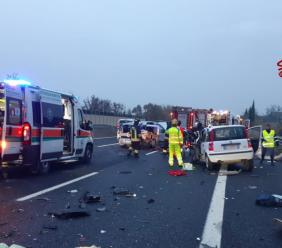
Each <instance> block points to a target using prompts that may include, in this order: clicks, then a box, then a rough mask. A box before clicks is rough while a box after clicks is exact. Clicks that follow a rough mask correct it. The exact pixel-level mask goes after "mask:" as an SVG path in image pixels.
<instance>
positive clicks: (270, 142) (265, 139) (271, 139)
mask: <svg viewBox="0 0 282 248" xmlns="http://www.w3.org/2000/svg"><path fill="white" fill-rule="evenodd" d="M275 135H276V134H275V131H274V129H272V128H271V126H270V124H267V125H266V129H265V130H263V132H262V153H261V161H260V162H261V164H262V163H263V161H264V157H265V155H266V154H267V152H269V154H270V158H271V165H274V152H275V142H276V141H275Z"/></svg>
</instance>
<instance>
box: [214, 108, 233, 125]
mask: <svg viewBox="0 0 282 248" xmlns="http://www.w3.org/2000/svg"><path fill="white" fill-rule="evenodd" d="M231 124H232V119H231V114H230V111H228V110H225V111H223V110H220V111H212V112H211V113H210V115H209V125H212V126H222V125H231Z"/></svg>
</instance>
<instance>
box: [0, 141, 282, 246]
mask: <svg viewBox="0 0 282 248" xmlns="http://www.w3.org/2000/svg"><path fill="white" fill-rule="evenodd" d="M115 143H116V140H115V139H113V138H107V139H98V140H96V144H95V151H94V158H93V162H92V164H90V165H81V164H78V163H69V164H58V165H54V166H53V167H52V170H51V172H50V173H49V174H48V175H43V176H30V175H29V174H28V173H27V172H26V171H25V170H23V169H19V168H16V169H12V170H10V173H9V179H7V180H4V179H2V180H0V242H4V243H7V244H9V245H11V244H13V243H17V244H20V245H22V246H25V247H52V248H56V247H58V248H63V247H67V248H68V247H70V248H72V247H80V246H81V247H83V246H86V247H87V246H91V245H95V246H97V247H102V248H104V247H121V248H123V247H126V248H128V247H140V248H141V247H142V248H143V247H169V248H170V247H171V248H173V247H175V248H176V247H177V248H182V247H183V248H186V247H211V245H210V244H212V243H213V239H218V238H219V239H220V240H221V247H224V248H225V247H226V248H229V247H234V248H240V247H244V248H245V247H263V248H265V247H282V227H280V226H276V225H274V224H273V222H272V219H273V218H282V211H281V210H282V209H281V208H273V207H269V208H266V207H259V206H256V205H255V199H256V197H257V196H258V195H259V194H260V193H276V194H279V193H282V184H281V176H282V169H281V165H282V164H277V165H276V166H275V167H272V166H270V165H269V163H265V164H264V165H263V166H261V165H260V164H258V163H257V162H256V168H255V169H254V171H253V172H252V173H247V172H242V173H240V174H238V175H235V176H228V177H227V178H225V177H222V176H218V172H214V173H209V172H208V171H207V170H205V168H203V167H201V166H197V168H196V170H195V171H191V172H188V174H187V176H184V177H171V176H169V175H168V174H167V171H168V165H167V158H166V157H164V156H163V155H162V154H161V153H159V152H153V153H152V150H143V151H141V155H140V158H139V159H135V158H133V157H132V158H128V157H127V156H126V150H125V149H123V148H120V147H119V146H118V145H117V144H115ZM146 154H147V155H146ZM93 172H97V174H96V173H93ZM90 173H92V174H90ZM85 175H90V176H89V177H87V178H84V179H81V180H79V181H76V182H70V180H73V179H77V178H81V177H82V176H85ZM223 179H224V182H223ZM65 182H69V184H67V185H65V186H63V185H61V184H62V183H65ZM225 183H226V190H225V187H223V185H225ZM58 185H59V186H58ZM54 186H58V188H57V189H54V190H52V188H51V187H54ZM250 186H256V187H250ZM119 187H122V188H126V189H128V190H129V191H130V192H132V193H133V194H134V196H133V197H124V196H114V195H113V191H114V189H115V188H119ZM50 188H51V189H50ZM46 189H49V192H47V193H44V191H43V190H46ZM222 189H224V190H222ZM70 190H77V193H69V192H68V191H70ZM42 191H43V192H42ZM86 191H89V192H91V193H93V194H94V195H97V194H98V195H101V199H102V202H101V203H94V204H86V206H82V207H86V208H85V209H81V208H79V205H80V199H81V198H82V196H83V195H84V194H85V192H86ZM36 192H39V193H38V195H37V196H35V197H33V198H32V197H27V200H25V201H21V202H18V201H17V200H18V199H20V198H23V197H26V196H29V195H30V194H33V193H36ZM40 192H41V193H40ZM216 197H218V198H216ZM212 199H215V200H212ZM211 202H212V204H211ZM220 203H223V204H220ZM103 207H106V210H105V209H103ZM221 207H222V211H223V212H222V213H223V214H222V216H221V215H220V214H219V213H220V211H221V210H220V209H221ZM98 208H101V209H100V210H105V211H102V212H97V209H98ZM62 211H87V212H89V213H90V214H91V216H89V217H84V218H79V219H69V220H59V219H57V218H56V217H54V216H52V215H51V216H50V215H48V213H60V212H62ZM215 219H216V221H217V222H216V223H213V222H211V223H212V225H211V226H209V224H208V223H209V221H208V220H212V221H213V220H215ZM46 227H49V229H48V228H46ZM50 227H51V229H52V228H55V230H50ZM204 233H205V234H204ZM208 236H212V238H211V239H212V240H210V239H209V237H208ZM203 239H204V240H203ZM206 240H208V242H207V243H204V241H205V242H206ZM201 243H203V244H202V246H201Z"/></svg>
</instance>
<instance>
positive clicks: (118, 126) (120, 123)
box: [117, 119, 134, 140]
mask: <svg viewBox="0 0 282 248" xmlns="http://www.w3.org/2000/svg"><path fill="white" fill-rule="evenodd" d="M133 122H134V119H119V120H118V122H117V140H119V138H120V127H121V126H122V125H123V124H124V123H133Z"/></svg>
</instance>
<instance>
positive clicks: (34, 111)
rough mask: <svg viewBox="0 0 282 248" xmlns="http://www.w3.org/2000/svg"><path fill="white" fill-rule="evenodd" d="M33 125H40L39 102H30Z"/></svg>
mask: <svg viewBox="0 0 282 248" xmlns="http://www.w3.org/2000/svg"><path fill="white" fill-rule="evenodd" d="M32 114H33V126H35V127H40V124H41V113H40V102H32Z"/></svg>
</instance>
